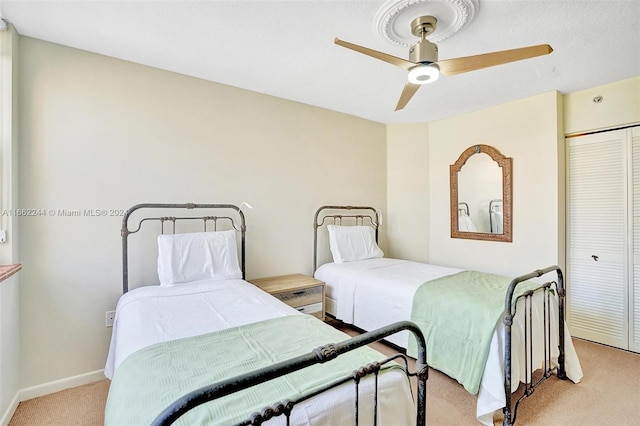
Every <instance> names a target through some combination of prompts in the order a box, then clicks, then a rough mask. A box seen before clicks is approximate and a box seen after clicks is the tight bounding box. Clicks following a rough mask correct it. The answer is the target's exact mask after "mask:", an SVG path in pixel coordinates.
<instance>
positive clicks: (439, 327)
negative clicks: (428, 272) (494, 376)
mask: <svg viewBox="0 0 640 426" xmlns="http://www.w3.org/2000/svg"><path fill="white" fill-rule="evenodd" d="M510 282H511V278H509V277H504V276H500V275H493V274H486V273H482V272H473V271H464V272H459V273H457V274H453V275H448V276H445V277H442V278H438V279H435V280H433V281H429V282H426V283H424V284H423V285H422V286H420V287H419V288H418V290H417V291H416V294H415V296H414V298H413V307H412V310H411V321H413V322H415V323H416V324H417V325H418V326H419V327H420V329H421V330H422V332H423V333H424V336H425V338H426V341H427V360H428V362H429V365H430V366H431V367H433V368H435V369H436V370H439V371H442V372H443V373H445V374H447V375H448V376H450V377H452V378H454V379H456V380H457V381H458V382H460V383H461V384H462V385H463V386H464V388H465V389H466V390H467V391H468V392H469V393H471V394H474V395H475V394H476V393H478V389H479V387H480V381H481V380H482V374H483V372H484V366H485V364H486V362H487V357H488V355H489V346H490V343H491V336H492V335H493V331H494V329H495V327H496V324H497V322H498V321H499V320H501V319H502V314H503V312H504V302H505V296H506V293H507V288H508V287H509V283H510ZM536 287H538V285H536V284H535V283H527V282H525V283H521V284H518V286H517V287H516V293H515V295H514V298H513V300H514V301H515V300H516V297H515V296H517V295H518V294H521V293H523V292H524V291H526V290H529V289H533V288H536ZM407 354H408V355H410V356H413V357H415V356H416V343H415V339H414V337H413V335H412V336H411V337H410V338H409V346H408V348H407Z"/></svg>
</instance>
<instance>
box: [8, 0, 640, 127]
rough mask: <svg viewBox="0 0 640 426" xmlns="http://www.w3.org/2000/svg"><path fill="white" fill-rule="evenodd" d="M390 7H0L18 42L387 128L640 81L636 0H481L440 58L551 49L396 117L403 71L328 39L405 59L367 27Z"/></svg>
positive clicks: (313, 3)
mask: <svg viewBox="0 0 640 426" xmlns="http://www.w3.org/2000/svg"><path fill="white" fill-rule="evenodd" d="M407 1H408V2H412V1H415V0H407ZM432 1H434V2H437V1H444V0H432ZM449 1H452V0H449ZM385 3H387V2H386V1H384V0H383V1H377V0H376V1H374V0H370V1H365V0H358V1H344V0H342V1H337V0H334V1H331V0H295V1H273V0H262V1H238V0H236V1H218V0H209V1H207V0H200V1H184V0H183V1H178V0H169V1H166V0H165V1H153V0H146V1H109V0H106V1H105V0H102V1H95V0H75V1H57V0H47V1H34V0H0V15H1V16H2V17H4V18H5V19H6V20H7V21H9V22H10V23H12V24H13V25H14V26H15V27H16V29H17V30H18V32H19V33H20V34H21V35H23V36H28V37H34V38H37V39H41V40H46V41H50V42H53V43H58V44H62V45H66V46H71V47H75V48H78V49H83V50H87V51H90V52H96V53H100V54H103V55H107V56H112V57H115V58H120V59H124V60H127V61H132V62H136V63H140V64H145V65H149V66H153V67H157V68H161V69H165V70H170V71H174V72H177V73H181V74H186V75H190V76H194V77H198V78H202V79H205V80H211V81H215V82H218V83H223V84H228V85H231V86H235V87H239V88H243V89H248V90H252V91H255V92H259V93H264V94H268V95H273V96H277V97H280V98H285V99H290V100H293V101H297V102H302V103H305V104H310V105H315V106H319V107H322V108H328V109H331V110H334V111H339V112H343V113H347V114H351V115H355V116H359V117H363V118H366V119H369V120H374V121H378V122H382V123H404V122H425V121H432V120H437V119H441V118H445V117H449V116H453V115H457V114H461V113H464V112H468V111H473V110H478V109H481V108H486V107H489V106H492V105H497V104H501V103H504V102H508V101H511V100H515V99H520V98H525V97H528V96H533V95H536V94H539V93H543V92H546V91H551V90H559V91H560V92H562V93H570V92H574V91H578V90H582V89H586V88H591V87H595V86H598V85H601V84H606V83H610V82H613V81H617V80H622V79H625V78H630V77H633V76H637V75H640V0H606V1H595V0H583V1H579V0H556V1H551V0H535V1H529V0H500V1H498V0H479V8H478V10H477V11H476V13H475V17H474V19H473V21H472V22H471V23H469V24H467V25H466V26H465V27H464V28H462V29H461V30H460V31H459V32H457V33H456V34H454V35H453V36H451V37H450V38H447V39H446V40H444V41H441V42H439V43H438V47H439V52H440V59H441V60H442V59H447V58H452V57H460V56H469V55H475V54H480V53H486V52H492V51H497V50H505V49H513V48H517V47H524V46H529V45H535V44H542V43H548V44H550V45H551V46H552V47H553V49H554V52H553V53H551V54H550V55H547V56H542V57H538V58H533V59H528V60H525V61H521V62H516V63H511V64H505V65H501V66H498V67H494V68H488V69H484V70H479V71H474V72H470V73H466V74H461V75H456V76H451V77H442V78H441V79H440V80H438V81H437V82H435V83H433V84H431V85H427V86H425V87H422V88H421V89H420V90H419V91H418V93H417V94H416V95H415V96H414V98H413V99H412V100H411V101H410V102H409V104H408V105H407V107H406V108H405V109H404V110H402V111H399V112H394V109H395V106H396V103H397V100H398V97H399V95H400V92H401V91H402V87H403V85H404V83H405V81H406V71H404V70H402V69H400V68H396V67H394V66H392V65H390V64H388V63H385V62H381V61H377V60H375V59H372V58H370V57H368V56H365V55H362V54H359V53H356V52H353V51H351V50H348V49H345V48H342V47H339V46H336V45H335V44H334V43H333V39H334V37H339V38H341V39H343V40H346V41H350V42H352V43H356V44H360V45H363V46H367V47H370V48H372V49H376V50H379V51H383V52H386V53H389V54H391V55H395V56H399V57H403V58H408V52H407V51H406V48H402V47H398V46H395V45H393V44H391V43H390V42H389V41H387V40H383V39H382V38H381V37H380V36H379V35H378V33H377V29H376V28H374V18H375V16H376V12H377V11H378V9H380V8H381V7H382V6H383V5H385Z"/></svg>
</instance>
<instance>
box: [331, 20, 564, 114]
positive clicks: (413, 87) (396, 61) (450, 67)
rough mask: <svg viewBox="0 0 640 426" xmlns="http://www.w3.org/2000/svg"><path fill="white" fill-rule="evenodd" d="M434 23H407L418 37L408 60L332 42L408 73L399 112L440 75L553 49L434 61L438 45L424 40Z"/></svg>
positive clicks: (525, 49)
mask: <svg viewBox="0 0 640 426" xmlns="http://www.w3.org/2000/svg"><path fill="white" fill-rule="evenodd" d="M437 22H438V21H437V19H436V18H435V17H433V16H420V17H418V18H416V19H414V20H413V21H412V22H411V33H412V34H413V35H415V36H416V37H420V41H418V42H417V43H416V44H415V45H413V46H411V49H409V60H406V59H402V58H398V57H396V56H392V55H388V54H386V53H382V52H378V51H377V50H373V49H369V48H367V47H363V46H359V45H357V44H353V43H349V42H347V41H343V40H340V39H339V38H336V39H335V43H336V44H337V45H339V46H342V47H346V48H347V49H351V50H355V51H356V52H360V53H364V54H365V55H368V56H371V57H373V58H375V59H380V60H382V61H385V62H388V63H390V64H392V65H396V66H398V67H400V68H403V69H405V70H407V71H408V72H409V74H408V81H407V82H406V83H405V85H404V89H403V90H402V94H401V95H400V99H399V100H398V105H397V106H396V111H398V110H401V109H402V108H404V107H405V106H406V105H407V103H408V102H409V100H411V98H412V97H413V95H415V93H416V92H417V91H418V89H419V88H420V86H422V85H424V84H427V83H433V82H434V81H436V80H437V79H438V77H439V76H440V74H442V75H445V76H450V75H455V74H462V73H464V72H468V71H475V70H479V69H482V68H488V67H493V66H496V65H502V64H506V63H509V62H515V61H520V60H523V59H529V58H534V57H536V56H542V55H547V54H549V53H551V52H553V49H552V48H551V46H549V45H548V44H539V45H536V46H529V47H522V48H519V49H512V50H502V51H498V52H491V53H485V54H482V55H475V56H465V57H462V58H453V59H444V60H442V61H438V46H437V45H435V44H434V43H431V42H430V41H429V40H427V36H428V35H429V34H431V33H433V32H434V31H435V30H436V24H437Z"/></svg>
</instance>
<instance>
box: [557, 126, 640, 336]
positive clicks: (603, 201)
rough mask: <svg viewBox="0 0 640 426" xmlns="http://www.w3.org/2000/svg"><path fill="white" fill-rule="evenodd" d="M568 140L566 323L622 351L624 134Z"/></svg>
mask: <svg viewBox="0 0 640 426" xmlns="http://www.w3.org/2000/svg"><path fill="white" fill-rule="evenodd" d="M568 142H569V153H568V154H569V175H568V194H567V195H568V205H567V208H568V219H569V220H568V226H569V235H568V247H569V256H568V259H567V260H568V267H567V300H568V302H567V322H568V325H569V328H570V331H571V333H572V335H573V336H576V337H581V338H584V339H589V340H594V341H597V342H601V343H605V344H608V345H612V346H617V347H621V348H625V349H626V348H628V343H629V336H628V330H629V327H628V284H627V283H628V279H627V278H628V271H627V269H626V267H625V264H626V262H625V257H626V256H627V255H628V252H627V250H626V246H625V233H626V228H627V227H626V218H627V212H626V211H627V204H626V203H627V195H626V194H627V192H626V188H627V185H626V174H627V165H626V161H627V160H626V158H628V156H627V155H626V153H625V150H626V146H625V131H612V132H606V133H598V134H593V135H587V136H581V137H576V138H571V139H568ZM639 232H640V231H639Z"/></svg>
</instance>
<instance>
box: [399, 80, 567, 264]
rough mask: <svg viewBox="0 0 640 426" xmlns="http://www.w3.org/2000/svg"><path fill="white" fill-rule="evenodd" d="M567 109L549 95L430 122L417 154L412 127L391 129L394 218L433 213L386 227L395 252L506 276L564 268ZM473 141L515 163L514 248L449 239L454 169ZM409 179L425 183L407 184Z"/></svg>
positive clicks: (555, 95)
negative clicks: (563, 112) (563, 125)
mask: <svg viewBox="0 0 640 426" xmlns="http://www.w3.org/2000/svg"><path fill="white" fill-rule="evenodd" d="M561 105H562V104H561V97H560V95H559V94H558V93H557V92H549V93H545V94H542V95H539V96H535V97H532V98H527V99H523V100H519V101H515V102H510V103H508V104H504V105H500V106H497V107H493V108H487V109H484V110H481V111H477V112H473V113H469V114H464V115H461V116H457V117H453V118H449V119H445V120H440V121H437V122H432V123H428V124H425V125H423V127H421V132H420V134H424V133H425V129H426V130H428V137H423V138H422V141H421V143H420V144H419V147H418V148H417V149H416V146H415V145H414V146H413V149H414V151H410V150H411V146H410V144H417V143H418V142H416V140H415V139H411V138H410V136H411V135H412V132H411V130H412V129H413V126H414V125H412V126H407V125H396V126H394V127H392V129H393V131H392V132H391V131H388V134H387V137H388V143H387V173H388V182H389V185H388V194H387V199H388V210H389V215H390V216H392V215H393V216H396V215H399V216H406V217H408V215H410V214H413V212H418V215H420V214H421V212H423V211H424V210H425V206H426V208H427V213H426V214H425V219H424V220H422V221H420V222H419V223H415V224H412V226H406V227H397V228H396V229H395V230H394V231H392V230H391V229H389V230H388V232H389V236H388V238H389V240H390V247H392V248H393V250H391V253H390V254H391V255H392V256H396V257H399V255H398V254H397V253H400V254H404V253H403V252H402V251H401V250H400V249H397V250H396V247H398V245H395V244H392V243H391V242H392V241H398V242H403V243H404V242H408V244H409V246H410V247H414V248H415V249H416V251H415V252H412V253H411V257H412V258H415V259H424V260H428V261H429V262H431V263H435V264H441V265H451V266H456V267H462V268H469V269H475V270H481V271H488V272H495V273H502V274H507V275H513V274H522V273H527V272H530V271H532V270H533V269H536V268H540V267H545V266H550V265H553V264H556V263H559V262H560V261H561V260H562V259H563V255H562V252H563V250H564V249H563V248H562V244H559V238H558V235H560V234H563V233H564V230H563V229H562V226H563V222H562V220H561V216H562V215H560V214H559V211H561V206H560V205H559V203H560V196H559V191H560V190H559V188H560V187H561V186H563V184H562V182H561V179H562V176H561V174H560V173H559V169H558V167H559V166H558V164H559V162H561V161H563V159H562V158H560V157H559V156H560V155H561V154H560V151H561V150H559V143H560V142H561V135H562V132H561V131H559V129H558V127H559V121H558V116H559V109H560V108H561ZM475 144H487V145H491V146H493V147H495V148H496V149H498V150H499V151H500V152H501V153H502V154H503V155H505V156H507V157H512V158H513V242H512V243H501V242H486V241H474V240H462V239H452V238H451V237H450V215H449V165H450V164H453V163H454V162H455V161H456V160H457V158H458V156H459V155H460V154H461V153H462V151H464V150H465V149H466V148H468V147H469V146H472V145H475ZM404 176H415V177H416V178H417V179H422V181H421V182H417V183H412V186H409V187H403V186H402V184H401V182H402V181H403V177H404ZM397 200H402V201H401V202H400V201H397ZM426 217H428V218H426ZM394 220H395V219H394ZM396 232H397V233H396ZM398 244H399V243H398ZM427 245H428V246H427Z"/></svg>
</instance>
